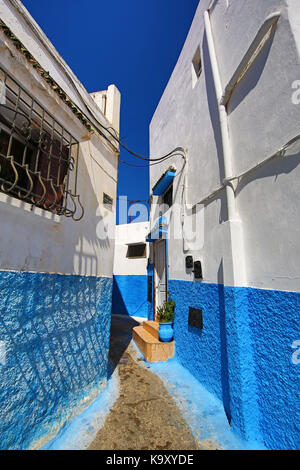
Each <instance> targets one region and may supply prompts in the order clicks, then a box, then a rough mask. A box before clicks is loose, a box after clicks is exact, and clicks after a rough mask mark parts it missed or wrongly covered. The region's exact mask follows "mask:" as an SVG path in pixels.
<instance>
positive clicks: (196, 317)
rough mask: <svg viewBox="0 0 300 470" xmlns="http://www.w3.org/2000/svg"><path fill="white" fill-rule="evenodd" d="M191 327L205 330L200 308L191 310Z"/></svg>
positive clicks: (191, 308)
mask: <svg viewBox="0 0 300 470" xmlns="http://www.w3.org/2000/svg"><path fill="white" fill-rule="evenodd" d="M189 326H193V327H194V328H198V329H199V330H203V311H202V310H201V309H198V308H193V307H190V308H189Z"/></svg>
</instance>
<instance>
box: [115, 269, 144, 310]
mask: <svg viewBox="0 0 300 470" xmlns="http://www.w3.org/2000/svg"><path fill="white" fill-rule="evenodd" d="M112 313H113V314H115V315H130V316H136V317H143V318H147V317H148V303H147V276H129V275H128V276H121V275H120V276H114V283H113V300H112Z"/></svg>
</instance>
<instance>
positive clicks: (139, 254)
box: [127, 243, 146, 258]
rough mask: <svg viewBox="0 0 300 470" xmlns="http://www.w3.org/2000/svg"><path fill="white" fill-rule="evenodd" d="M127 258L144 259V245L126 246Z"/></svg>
mask: <svg viewBox="0 0 300 470" xmlns="http://www.w3.org/2000/svg"><path fill="white" fill-rule="evenodd" d="M127 258H146V243H136V244H132V245H128V250H127Z"/></svg>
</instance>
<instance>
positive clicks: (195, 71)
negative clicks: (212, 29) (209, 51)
mask: <svg viewBox="0 0 300 470" xmlns="http://www.w3.org/2000/svg"><path fill="white" fill-rule="evenodd" d="M201 72H202V61H201V51H200V46H198V47H197V50H196V52H195V55H194V57H193V60H192V85H193V88H194V86H195V85H196V83H197V81H198V78H199V77H200V75H201Z"/></svg>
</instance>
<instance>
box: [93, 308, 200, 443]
mask: <svg viewBox="0 0 300 470" xmlns="http://www.w3.org/2000/svg"><path fill="white" fill-rule="evenodd" d="M136 325H138V323H137V322H135V321H134V320H132V319H128V318H122V317H121V316H113V319H112V328H111V345H110V361H111V365H112V369H113V370H114V369H115V368H117V369H118V372H119V377H120V396H119V398H118V400H117V401H116V402H115V405H114V406H113V408H112V410H111V412H110V413H109V415H108V416H107V418H106V420H105V423H104V425H103V426H102V428H101V429H100V431H99V432H98V434H97V437H96V439H95V440H94V441H93V442H92V444H91V445H90V446H89V450H101V449H107V450H114V449H116V450H144V449H145V450H147V449H149V450H165V449H166V450H169V449H174V450H197V449H199V448H201V447H199V444H198V443H197V441H196V440H195V439H194V437H193V435H192V433H191V431H190V429H189V427H188V426H187V424H186V422H185V420H184V417H183V415H182V413H181V411H180V410H179V408H178V407H177V405H176V404H175V402H174V400H173V398H172V397H171V395H170V394H169V392H168V391H167V390H166V388H165V386H164V385H163V382H162V381H161V379H160V378H159V377H158V376H157V375H155V374H153V373H152V372H150V371H149V370H148V369H147V368H146V367H145V365H144V364H143V361H142V360H141V358H139V357H138V354H137V352H136V350H135V348H134V346H133V345H132V344H130V341H131V332H132V328H133V327H134V326H136ZM113 370H112V372H113Z"/></svg>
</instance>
